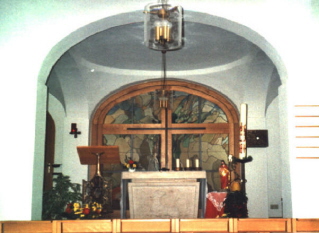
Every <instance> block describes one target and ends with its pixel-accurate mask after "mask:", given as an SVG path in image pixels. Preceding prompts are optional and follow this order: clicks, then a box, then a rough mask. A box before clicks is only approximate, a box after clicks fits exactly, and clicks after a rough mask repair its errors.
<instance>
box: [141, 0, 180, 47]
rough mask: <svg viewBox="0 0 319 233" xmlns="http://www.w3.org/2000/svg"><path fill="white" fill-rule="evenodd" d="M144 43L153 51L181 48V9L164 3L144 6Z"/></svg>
mask: <svg viewBox="0 0 319 233" xmlns="http://www.w3.org/2000/svg"><path fill="white" fill-rule="evenodd" d="M144 13H145V21H144V43H145V45H146V46H147V47H149V48H150V49H154V50H161V51H163V50H176V49H180V48H181V47H182V45H183V44H182V19H183V8H182V7H181V6H172V5H171V4H168V3H166V2H164V1H161V2H159V3H151V4H148V5H146V6H145V9H144Z"/></svg>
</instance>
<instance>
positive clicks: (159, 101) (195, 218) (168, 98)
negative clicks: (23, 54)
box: [0, 0, 319, 233]
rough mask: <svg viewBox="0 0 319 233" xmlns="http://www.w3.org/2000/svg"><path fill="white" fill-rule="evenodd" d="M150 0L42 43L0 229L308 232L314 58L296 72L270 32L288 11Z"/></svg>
mask: <svg viewBox="0 0 319 233" xmlns="http://www.w3.org/2000/svg"><path fill="white" fill-rule="evenodd" d="M151 2H152V1H149V2H147V1H144V0H143V1H142V3H141V2H139V1H132V2H129V3H127V5H125V4H124V5H123V6H121V4H122V3H126V1H123V2H122V1H110V3H109V4H110V5H109V6H107V9H106V12H105V16H101V15H99V16H97V17H96V18H94V20H92V19H89V17H88V18H87V19H86V18H85V17H83V21H81V20H79V21H78V22H77V23H78V24H77V26H75V27H74V28H72V29H68V30H66V31H65V32H66V34H64V35H63V36H62V37H61V38H62V39H59V40H57V41H56V42H54V43H53V44H54V46H53V47H52V46H51V47H50V50H48V51H45V50H43V53H45V54H47V55H46V57H45V59H44V60H43V61H42V60H41V59H40V60H41V68H39V69H40V71H39V74H38V76H37V78H38V79H37V81H36V85H34V86H37V97H35V99H36V102H37V103H36V107H35V108H36V114H35V116H34V117H35V118H36V120H35V122H36V123H35V128H36V130H35V139H34V141H35V143H34V144H35V146H34V151H33V148H32V149H30V150H32V153H31V154H32V155H31V156H32V159H33V160H32V161H31V159H28V158H29V157H30V155H29V154H30V152H29V153H26V159H23V160H21V158H20V157H19V156H20V155H18V157H17V158H18V159H19V161H20V160H21V161H26V160H28V161H27V163H28V164H26V166H25V167H26V170H28V169H29V168H30V169H31V170H32V171H31V170H30V171H29V170H28V171H29V173H30V172H31V173H32V174H31V175H30V177H29V179H28V182H26V183H28V185H29V186H32V187H31V188H30V190H28V195H29V196H28V195H27V196H23V198H22V199H21V200H27V198H29V199H30V201H27V202H26V201H24V202H23V203H22V205H21V206H27V208H28V210H27V211H22V212H21V213H22V214H21V217H16V216H20V215H16V213H11V212H10V211H8V205H7V204H6V205H4V204H3V207H5V208H3V209H4V210H6V214H3V216H5V219H7V220H9V221H5V220H1V218H0V232H3V233H18V232H27V233H31V232H32V233H38V232H39V233H40V232H41V233H44V232H46V233H64V232H65V233H67V232H73V233H82V232H112V233H120V232H175V233H177V232H184V233H186V232H318V231H319V221H318V219H317V218H313V216H316V213H315V214H313V213H314V211H313V210H311V211H309V212H308V210H309V206H310V205H309V203H310V202H311V200H310V199H309V200H308V199H307V200H305V203H306V204H305V205H303V203H302V202H300V199H301V198H304V196H303V191H304V189H305V186H306V184H308V183H309V179H308V178H309V177H308V176H307V172H308V167H309V169H311V168H314V167H315V166H316V161H318V160H316V159H317V158H318V157H316V156H317V155H316V153H317V152H316V151H315V149H318V147H317V146H314V145H313V144H316V143H317V142H316V138H318V136H314V135H318V134H317V132H314V131H313V130H316V128H317V127H318V126H317V124H316V119H317V117H318V114H317V111H318V109H319V105H316V101H315V100H314V99H315V98H310V96H311V95H310V94H309V95H303V94H299V92H298V91H296V90H299V89H294V88H296V87H298V84H299V85H300V87H301V88H300V90H301V92H300V93H304V92H306V91H305V86H306V85H308V83H309V82H308V81H309V80H311V78H312V76H311V75H309V74H310V73H311V71H312V70H313V67H314V66H311V65H309V67H311V68H309V71H308V70H305V69H304V70H305V74H308V75H303V72H301V71H299V72H298V68H299V67H297V66H295V67H294V59H297V58H296V57H294V58H292V57H291V58H289V56H288V55H287V54H289V52H287V51H288V50H289V51H291V50H290V49H291V45H288V44H289V43H288V41H287V44H286V42H285V43H282V41H280V39H277V34H278V35H280V34H281V33H283V34H284V30H283V29H282V28H284V27H282V28H280V29H278V28H279V26H278V25H280V24H281V23H282V24H284V23H283V22H285V23H287V25H290V26H288V28H285V30H287V31H288V32H289V33H291V30H292V29H291V28H290V27H292V26H291V25H296V23H293V22H288V21H289V20H288V19H289V18H290V17H291V15H289V17H287V22H286V21H285V20H286V18H285V19H283V21H282V22H281V19H280V20H278V21H276V17H279V18H280V15H281V14H278V11H279V10H278V9H279V8H278V9H275V10H274V12H275V13H274V15H276V17H274V18H272V17H269V18H268V17H267V19H265V20H264V24H263V25H261V26H260V28H259V26H257V25H254V22H252V21H250V22H249V23H247V22H248V21H247V22H245V21H246V20H248V19H249V17H253V16H252V15H253V14H252V15H250V14H251V12H249V9H250V7H251V9H253V8H254V6H257V5H258V7H260V6H265V9H267V10H268V11H269V15H271V12H272V11H273V9H274V8H272V4H273V3H270V2H271V1H268V2H267V1H256V2H251V1H245V2H246V3H247V6H249V7H248V8H245V11H247V13H248V12H249V13H248V14H247V19H246V18H245V15H243V16H240V15H241V14H238V15H237V13H238V12H237V13H236V14H234V15H233V16H234V17H233V16H231V14H230V12H231V11H229V12H228V13H225V12H227V11H225V12H224V13H221V14H218V11H219V10H221V9H223V8H224V7H225V6H230V7H231V6H232V4H233V6H236V9H240V7H242V6H244V5H245V4H243V5H241V3H239V2H238V3H234V1H227V2H224V3H221V2H222V1H220V4H221V5H219V3H217V2H219V1H217V0H216V2H215V5H214V7H215V8H214V9H215V10H214V11H213V12H208V10H207V9H205V7H203V6H202V5H196V4H197V3H196V4H195V3H193V2H192V1H188V0H187V1H185V2H184V4H183V1H181V2H179V3H178V4H177V5H170V0H159V1H158V3H151ZM212 2H213V1H212ZM212 2H210V1H205V3H206V4H207V3H209V4H208V5H210V4H213V3H212ZM283 2H284V1H283ZM172 3H173V4H175V3H174V2H172ZM63 4H65V6H64V5H63ZM63 4H62V3H61V5H59V4H58V5H59V6H58V8H56V9H58V10H61V9H63V8H64V7H66V6H67V5H68V4H69V3H67V2H65V3H63ZM136 4H137V5H138V6H137V5H136ZM193 4H195V5H196V6H195V5H193ZM198 4H200V3H198ZM224 4H225V5H224ZM268 4H269V5H268ZM286 4H287V3H282V6H286ZM299 4H300V5H302V6H307V7H308V8H307V7H306V8H305V9H311V14H310V15H311V17H313V18H316V17H315V16H316V14H315V10H316V9H319V5H318V8H316V4H315V3H314V1H303V3H302V4H301V1H299V0H296V1H294V4H293V5H292V6H293V7H292V8H291V9H293V10H292V11H291V12H290V10H291V9H290V10H289V12H290V13H291V14H292V12H293V13H297V12H298V6H299ZM44 5H45V6H46V7H48V5H47V3H45V4H44ZM70 5H73V3H72V4H70ZM97 5H99V3H98V2H95V3H92V9H94V10H93V11H92V12H95V13H97V12H100V9H99V7H97ZM183 5H185V6H186V7H184V6H183ZM274 5H276V4H274ZM85 6H87V3H86V2H85V3H84V2H82V3H81V4H79V6H78V8H77V9H75V10H74V12H76V11H77V10H79V9H81V10H79V11H78V14H79V15H82V14H83V11H82V10H83V9H84V8H85ZM19 7H20V6H19ZM219 7H220V8H219ZM267 7H270V8H267ZM66 8H67V7H66ZM226 8H227V7H226ZM34 9H35V10H34V12H37V11H39V12H41V13H39V12H37V14H38V13H39V15H41V14H45V13H44V12H45V11H42V10H43V9H42V10H41V9H40V8H39V9H38V8H36V7H34ZM229 9H230V8H229ZM242 9H244V8H242ZM270 9H271V10H270ZM58 10H57V11H56V12H58ZM113 10H114V11H113ZM312 11H313V12H312ZM59 12H60V11H59ZM62 12H63V11H62ZM74 12H73V13H74ZM92 12H91V13H92ZM221 12H222V11H221ZM257 12H258V11H256V14H257ZM300 12H302V13H300V15H299V14H296V21H294V22H299V21H298V20H299V19H298V17H302V16H304V14H306V13H305V12H306V11H304V9H303V8H302V9H301V10H300ZM309 12H310V11H309ZM73 13H72V14H73ZM91 13H90V14H91ZM100 13H101V12H100ZM290 13H289V14H290ZM74 14H75V15H77V13H74ZM223 14H224V15H223ZM30 15H31V13H30ZM30 15H29V16H28V14H25V15H24V14H22V13H21V19H22V18H24V17H25V18H28V17H30ZM61 15H63V13H62V14H61ZM88 15H89V14H88ZM92 15H93V14H92ZM248 15H249V17H248ZM22 16H23V17H22ZM65 16H66V15H65ZM82 16H83V15H82ZM19 17H20V15H19ZM19 17H18V19H20V18H19ZM50 17H53V16H52V15H50ZM61 17H62V16H61ZM236 17H238V18H236ZM241 17H242V18H241ZM35 18H36V17H35ZM39 18H40V17H39ZM53 18H54V17H53ZM256 18H259V17H257V15H256ZM66 19H67V17H66ZM316 19H318V18H316ZM86 20H87V21H86ZM304 20H305V21H307V20H309V22H310V21H311V20H312V18H311V20H310V18H309V19H308V18H305V19H302V20H301V19H300V22H304ZM36 21H37V23H38V24H39V25H40V24H41V23H42V22H41V20H39V19H36V20H34V21H32V22H33V23H34V24H35V25H36V23H35V22H36ZM44 22H45V20H44V21H43V25H45V23H44ZM48 22H49V21H48ZM57 22H58V21H57ZM88 22H89V23H88ZM256 22H257V21H256ZM307 22H308V21H307ZM29 23H30V24H31V21H30V22H29ZM59 23H60V22H59ZM65 23H66V24H65V25H68V23H67V22H65ZM277 23H278V25H276V24H277ZM21 25H23V24H21ZM21 25H20V26H21ZM26 25H27V24H26ZM248 25H250V26H251V27H249V26H248ZM253 25H254V26H253ZM309 25H311V26H313V25H315V24H310V23H309ZM41 26H42V24H41ZM50 26H54V25H53V24H52V25H50ZM299 26H300V25H299ZM307 26H308V25H307ZM300 28H302V27H300ZM275 29H277V30H278V31H276V30H275ZM12 30H13V31H14V29H12ZM272 30H273V32H271V31H272ZM301 30H304V31H305V32H308V29H306V27H304V28H302V29H301ZM53 31H54V30H53ZM61 33H62V30H61ZM289 33H287V34H289ZM30 35H31V34H30ZM300 35H301V34H300ZM300 35H299V34H298V36H299V37H301V36H300ZM305 35H307V33H305ZM298 36H296V38H298ZM296 38H293V39H292V41H295V40H297V39H296ZM313 38H315V37H313ZM313 38H312V39H313ZM276 39H277V40H276ZM17 40H18V39H17ZM309 40H310V38H309ZM53 41H54V40H53ZM311 41H312V40H311ZM12 43H13V42H12ZM283 44H284V45H283ZM309 44H311V43H310V42H309ZM286 45H287V47H286ZM304 46H306V44H304ZM294 48H296V47H294ZM301 50H302V49H300V48H299V47H298V49H297V48H296V54H297V52H300V51H301ZM61 51H62V52H61ZM305 51H307V52H309V51H310V50H309V48H308V49H307V50H305ZM305 53H306V52H305ZM309 53H310V52H309ZM294 55H295V54H294ZM301 57H302V56H300V57H298V59H300V60H302V59H301ZM303 59H304V60H305V62H306V61H307V59H306V58H305V57H304V58H303ZM309 59H310V58H309ZM26 63H27V61H26ZM300 64H303V63H302V61H300ZM311 64H312V63H311ZM303 65H305V64H303ZM300 67H302V65H300ZM294 68H295V69H294ZM33 69H36V68H35V67H33ZM300 69H301V68H300ZM30 70H31V68H30ZM28 71H29V70H28V69H26V73H27V72H28ZM314 74H315V73H314ZM298 75H299V76H298ZM288 77H289V78H290V79H289V80H288ZM301 77H302V78H301ZM302 79H304V80H305V81H304V83H303V81H302ZM296 80H298V81H296ZM306 83H307V84H306ZM33 84H34V83H33ZM30 85H31V84H30ZM310 86H311V85H309V90H310V91H309V93H312V92H311V90H313V89H315V87H313V86H311V87H310ZM313 93H314V92H313ZM301 96H302V97H301ZM292 97H294V98H292ZM295 97H296V98H295ZM298 98H299V100H298V101H296V99H298ZM313 103H314V104H313ZM288 110H289V111H288ZM288 118H289V119H288ZM290 118H293V121H292V120H291V119H290ZM318 119H319V118H318ZM26 122H28V121H26ZM25 125H27V123H26V124H25ZM305 125H306V126H305ZM298 130H299V131H298ZM302 130H304V131H302ZM26 151H28V148H26ZM314 151H315V153H313V152H314ZM30 158H31V157H30ZM6 161H7V160H6ZM8 161H12V158H9V159H8ZM29 163H30V164H31V163H32V165H30V164H29ZM28 165H29V166H28ZM19 166H20V167H21V165H18V167H19ZM22 166H24V165H22ZM20 170H21V169H20ZM22 170H23V169H22ZM296 171H297V173H296ZM314 171H315V169H312V170H311V172H310V173H309V174H310V175H311V174H313V173H314ZM299 172H300V173H299ZM296 174H297V175H296ZM310 175H309V176H310ZM27 176H28V174H26V177H27ZM13 177H15V176H13ZM59 182H62V183H60V184H59ZM63 182H64V183H63ZM4 184H7V183H4ZM61 184H62V186H63V185H64V184H67V185H68V188H65V187H64V188H62V192H61V193H68V195H71V196H72V195H73V196H72V197H71V198H69V200H71V199H72V200H71V201H69V202H68V203H67V204H64V205H63V207H61V208H59V209H58V211H56V209H57V208H55V207H56V206H55V204H52V203H55V202H54V201H56V200H54V201H53V199H54V198H53V196H50V195H56V191H57V190H58V188H60V187H61V186H60V185H61ZM307 188H308V187H307ZM312 188H313V187H310V189H312ZM16 189H17V188H16ZM60 191H61V190H58V191H57V192H60ZM57 195H58V196H59V195H60V194H57ZM2 196H3V197H8V194H5V195H4V194H3V195H2ZM2 196H1V197H2ZM50 198H51V199H50ZM7 199H8V198H7ZM10 200H11V199H10ZM51 200H52V201H51ZM0 201H1V203H0V206H1V204H2V202H3V200H0ZM29 202H30V203H29ZM57 203H58V202H57ZM60 203H61V202H60ZM48 204H49V205H48ZM48 206H49V207H48ZM314 206H315V204H314ZM294 208H295V209H294ZM29 209H30V211H29ZM296 209H297V211H296ZM299 209H302V210H303V211H300V212H298V211H299ZM61 210H62V211H61ZM304 210H306V211H304ZM54 211H55V212H54ZM25 212H28V213H25ZM29 212H30V213H29ZM15 215H16V216H15ZM12 216H14V217H12ZM26 216H27V217H26ZM295 216H310V217H309V218H308V217H307V218H298V217H295ZM15 219H19V220H17V221H15ZM20 219H23V220H24V219H29V220H31V219H32V220H36V221H32V220H31V221H20Z"/></svg>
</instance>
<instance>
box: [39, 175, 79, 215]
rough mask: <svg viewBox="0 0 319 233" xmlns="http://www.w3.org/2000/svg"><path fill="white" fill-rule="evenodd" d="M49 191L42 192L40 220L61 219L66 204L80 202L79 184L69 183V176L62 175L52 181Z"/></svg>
mask: <svg viewBox="0 0 319 233" xmlns="http://www.w3.org/2000/svg"><path fill="white" fill-rule="evenodd" d="M53 183H54V184H55V185H54V187H53V188H52V189H51V190H48V191H44V192H43V205H42V219H43V220H52V219H62V215H63V213H64V211H65V208H66V206H67V204H69V203H74V202H80V201H81V200H82V194H81V192H80V184H76V183H71V181H70V177H69V176H64V175H63V174H62V173H61V174H59V175H58V176H57V177H56V178H54V179H53Z"/></svg>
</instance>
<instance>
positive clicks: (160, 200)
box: [121, 171, 206, 218]
mask: <svg viewBox="0 0 319 233" xmlns="http://www.w3.org/2000/svg"><path fill="white" fill-rule="evenodd" d="M121 191H122V198H121V218H126V210H127V198H128V196H129V206H130V218H197V217H200V218H204V215H205V206H206V201H205V198H206V171H156V172H151V171H145V172H144V171H141V172H139V171H136V172H122V180H121ZM199 211H200V213H198V212H199ZM198 215H199V216H198Z"/></svg>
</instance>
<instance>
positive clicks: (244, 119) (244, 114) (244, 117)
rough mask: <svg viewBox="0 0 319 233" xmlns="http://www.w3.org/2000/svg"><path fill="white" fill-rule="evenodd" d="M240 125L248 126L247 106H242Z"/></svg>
mask: <svg viewBox="0 0 319 233" xmlns="http://www.w3.org/2000/svg"><path fill="white" fill-rule="evenodd" d="M240 123H241V125H243V126H244V125H246V124H247V104H241V105H240Z"/></svg>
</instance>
